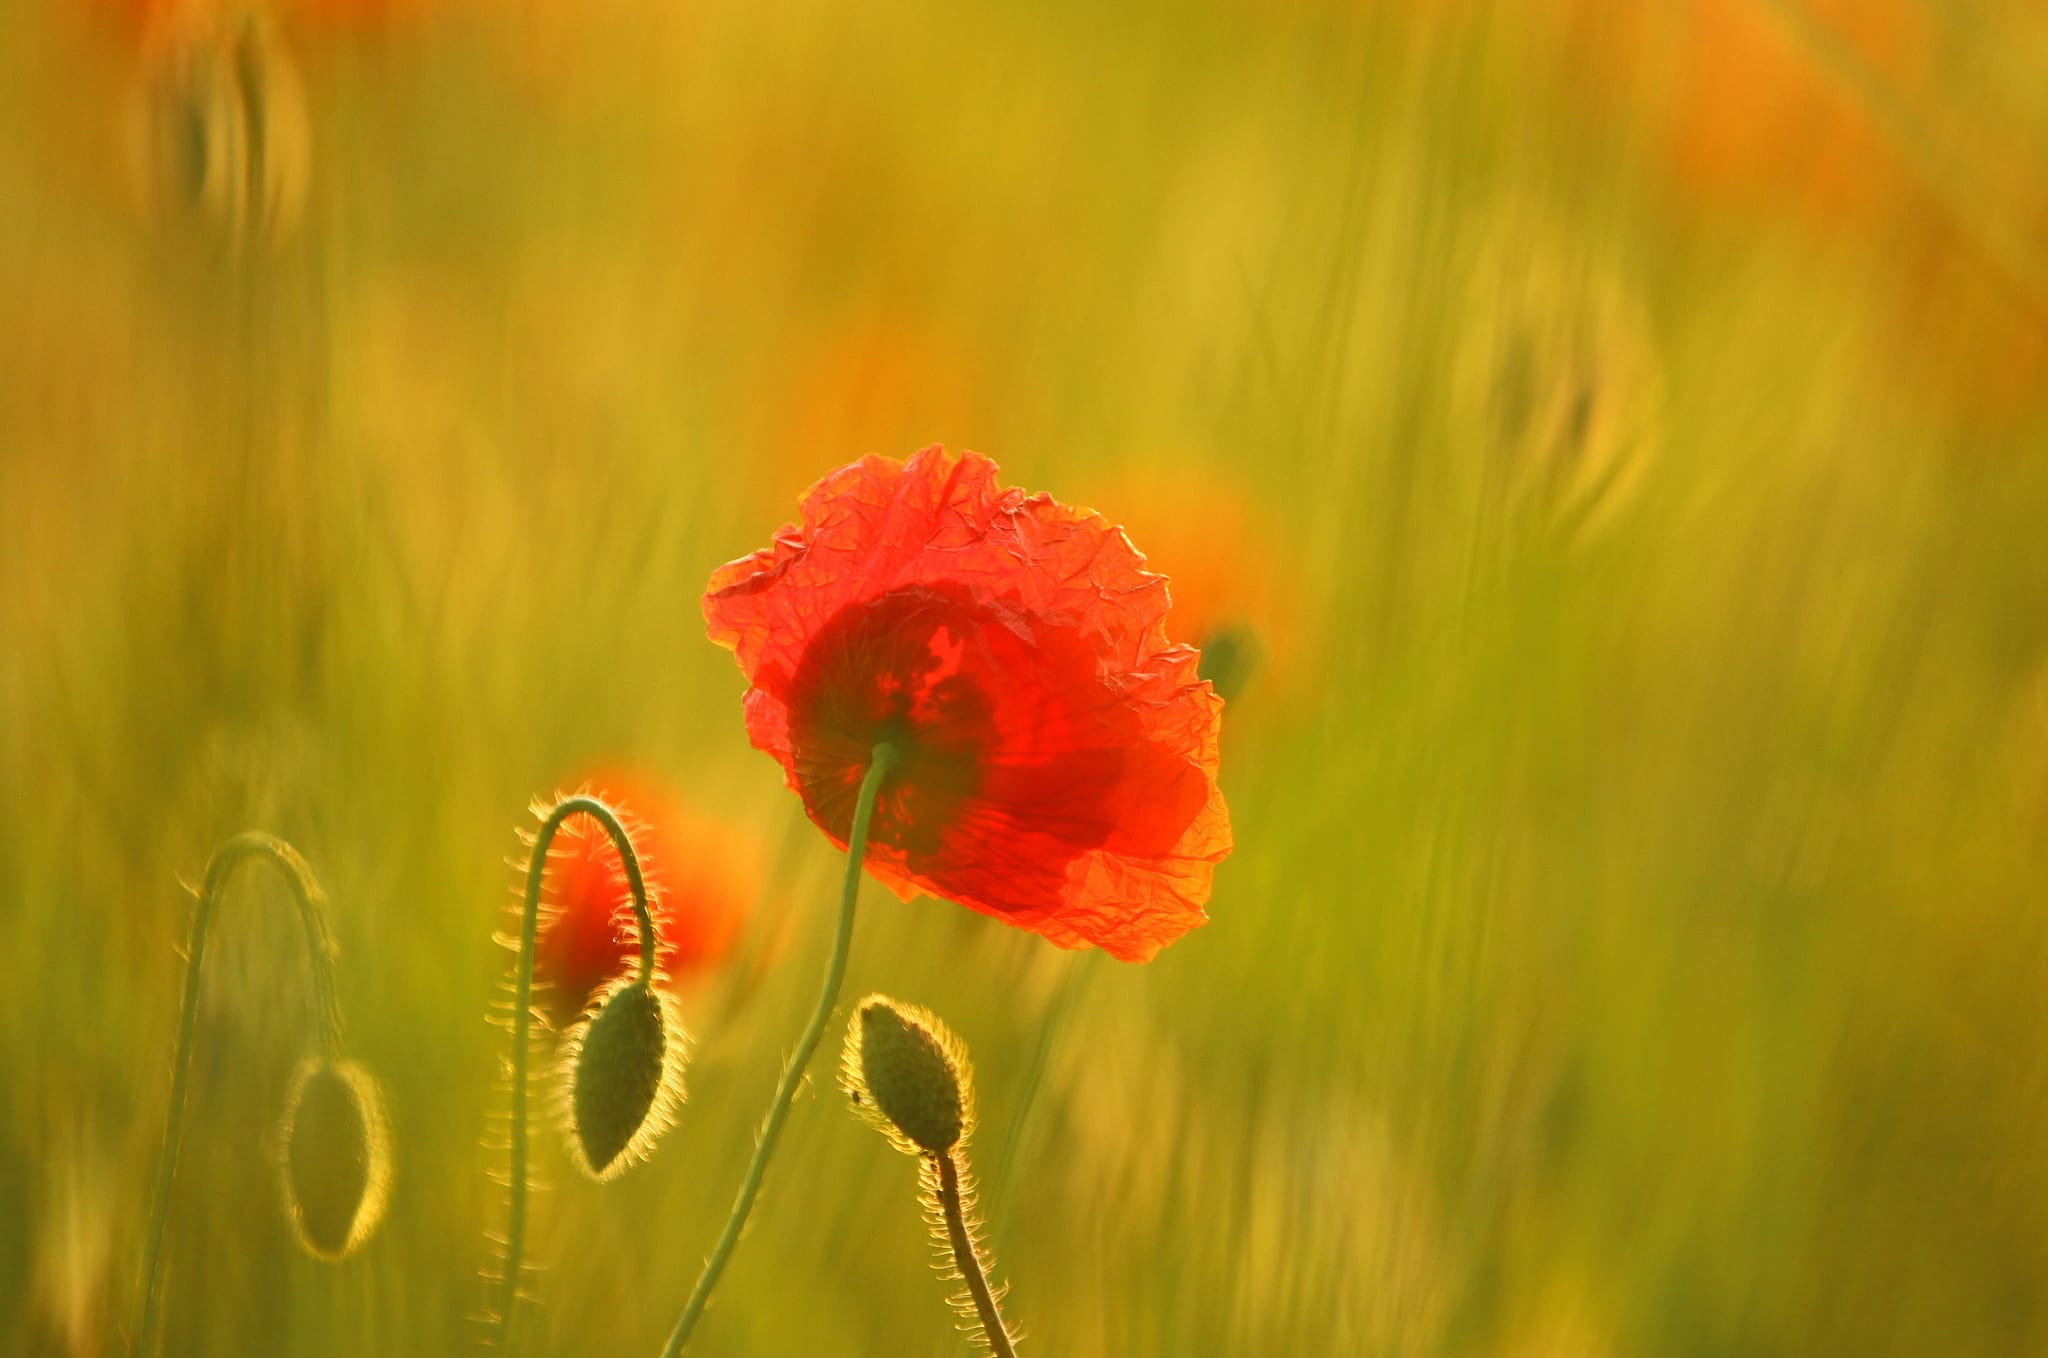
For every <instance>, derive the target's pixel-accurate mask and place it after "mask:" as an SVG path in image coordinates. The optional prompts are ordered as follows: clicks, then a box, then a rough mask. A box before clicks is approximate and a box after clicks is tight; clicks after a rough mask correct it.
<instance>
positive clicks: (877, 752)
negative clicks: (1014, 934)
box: [661, 742, 897, 1358]
mask: <svg viewBox="0 0 2048 1358" xmlns="http://www.w3.org/2000/svg"><path fill="white" fill-rule="evenodd" d="M896 757H897V751H896V747H895V746H894V745H890V744H887V743H886V742H885V743H883V744H879V745H877V746H875V749H874V753H873V754H872V755H871V756H870V757H869V760H868V771H867V775H866V776H865V777H863V778H862V779H861V783H860V794H859V796H858V797H857V798H856V799H855V800H854V804H853V828H852V829H851V830H850V831H849V832H848V834H847V837H846V883H845V885H844V886H843V887H842V888H841V890H840V893H839V926H838V931H837V932H836V933H835V934H834V935H833V938H832V958H831V960H830V961H829V962H827V963H826V964H825V983H824V985H822V986H821V987H820V988H819V990H818V1003H817V1006H816V1007H815V1008H813V1009H812V1010H811V1020H810V1022H809V1023H808V1024H806V1025H805V1026H804V1031H803V1035H802V1036H801V1037H799V1038H798V1039H797V1043H796V1050H795V1051H793V1052H791V1053H790V1056H789V1064H788V1065H786V1066H784V1067H783V1068H782V1079H781V1081H780V1082H779V1083H777V1084H776V1086H775V1097H774V1098H773V1099H771V1100H770V1101H769V1104H768V1116H767V1117H766V1118H764V1119H762V1122H761V1135H760V1138H759V1139H758V1140H757V1141H756V1142H755V1145H754V1158H753V1159H752V1160H750V1161H748V1162H747V1173H746V1177H745V1178H743V1179H741V1180H740V1191H739V1196H738V1197H736V1198H735V1199H734V1200H733V1204H732V1212H731V1214H730V1215H729V1216H727V1217H726V1219H725V1229H724V1230H723V1231H722V1232H720V1233H719V1237H718V1243H717V1244H716V1245H714V1246H713V1247H712V1250H711V1256H710V1257H709V1258H708V1259H706V1260H705V1261H704V1271H703V1272H701V1273H699V1274H698V1275H697V1286H696V1287H695V1288H694V1289H693V1290H692V1291H691V1293H690V1300H689V1301H688V1302H686V1303H685V1304H684V1306H683V1314H682V1315H681V1316H680V1317H679V1318H678V1319H677V1320H676V1327H675V1330H674V1331H673V1332H672V1333H671V1334H670V1335H669V1337H668V1346H667V1347H666V1348H664V1349H663V1350H662V1351H661V1352H662V1358H676V1355H677V1354H679V1353H681V1352H682V1351H683V1345H685V1344H687V1343H689V1342H690V1332H691V1331H692V1330H694V1329H696V1328H697V1321H698V1319H699V1318H700V1317H701V1316H702V1315H703V1314H704V1307H705V1306H706V1304H708V1303H709V1302H710V1300H711V1289H712V1288H714V1287H716V1286H718V1278H719V1275H720V1274H722V1273H724V1272H725V1265H726V1263H727V1261H729V1260H730V1259H731V1258H732V1251H733V1246H734V1245H736V1244H738V1243H739V1238H740V1232H741V1230H743V1229H744V1228H745V1227H746V1224H747V1216H748V1214H749V1213H750V1212H752V1211H753V1210H754V1199H755V1198H756V1197H758V1196H759V1195H760V1192H761V1176H762V1174H763V1173H764V1172H765V1171H766V1170H767V1168H768V1157H769V1156H771V1155H773V1154H774V1153H775V1143H776V1141H777V1140H778V1139H779V1138H780V1137H781V1135H782V1124H783V1122H784V1120H785V1119H787V1118H788V1116H789V1108H790V1104H791V1103H793V1102H794V1101H795V1099H796V1091H797V1086H798V1085H799V1084H801V1083H802V1082H803V1077H804V1068H805V1067H806V1066H808V1065H810V1063H811V1055H812V1054H813V1053H814V1052H816V1051H817V1050H818V1040H819V1039H820V1038H821V1037H823V1036H824V1034H825V1024H826V1022H827V1021H828V1020H830V1019H831V1017H832V1007H833V1005H835V1004H836V1003H837V1002H838V1000H839V987H840V985H841V984H842V983H843V982H844V981H845V980H846V954H847V949H848V947H849V945H850V944H851V943H852V941H853V906H854V902H855V901H856V900H857V899H859V896H860V868H861V860H862V859H863V858H865V857H866V856H867V847H868V822H869V821H870V820H872V819H873V817H874V811H875V795H876V794H877V793H878V792H880V791H881V788H882V781H883V779H885V778H887V777H888V776H889V770H890V769H891V768H893V767H894V766H895V763H896Z"/></svg>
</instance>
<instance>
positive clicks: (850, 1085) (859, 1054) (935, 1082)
mask: <svg viewBox="0 0 2048 1358" xmlns="http://www.w3.org/2000/svg"><path fill="white" fill-rule="evenodd" d="M840 1081H841V1083H842V1084H843V1085H844V1086H845V1087H846V1092H847V1093H848V1094H849V1095H851V1096H852V1098H853V1102H854V1106H855V1107H856V1108H858V1109H859V1110H860V1111H861V1114H862V1116H864V1117H865V1118H867V1120H868V1121H869V1122H871V1123H873V1124H874V1125H875V1126H876V1127H877V1128H879V1129H880V1130H881V1131H882V1132H884V1133H885V1134H887V1135H888V1136H889V1138H890V1140H892V1141H894V1142H895V1143H896V1144H897V1146H898V1147H899V1148H901V1149H902V1150H904V1151H907V1152H909V1153H911V1154H917V1153H919V1152H929V1153H931V1154H933V1155H940V1154H944V1153H945V1152H947V1151H950V1150H952V1149H953V1148H954V1147H955V1146H957V1145H959V1144H960V1143H961V1142H962V1141H964V1140H965V1139H966V1138H967V1134H968V1133H969V1132H971V1131H972V1130H973V1129H974V1092H973V1086H972V1072H971V1071H970V1070H969V1069H968V1065H967V1053H966V1051H965V1049H963V1048H962V1047H961V1045H960V1042H959V1039H957V1038H955V1037H954V1036H953V1034H952V1033H951V1032H950V1031H949V1030H948V1029H947V1028H946V1025H945V1024H943V1023H941V1022H939V1020H938V1019H937V1017H935V1016H934V1015H933V1014H932V1013H931V1011H930V1010H927V1009H921V1008H919V1007H918V1006H916V1005H914V1004H899V1003H898V1002H897V1001H895V1000H892V999H890V998H889V997H888V996H886V995H870V996H868V997H867V998H866V999H864V1000H862V1001H861V1002H860V1005H859V1006H858V1008H857V1009H856V1010H855V1011H854V1016H853V1022H852V1023H850V1024H848V1025H847V1030H846V1054H845V1058H844V1060H843V1061H842V1063H841V1067H840Z"/></svg>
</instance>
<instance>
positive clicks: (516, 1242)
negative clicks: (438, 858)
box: [494, 795, 655, 1348]
mask: <svg viewBox="0 0 2048 1358" xmlns="http://www.w3.org/2000/svg"><path fill="white" fill-rule="evenodd" d="M577 815H582V816H588V817H590V818H591V819H592V820H594V821H596V822H597V823H598V824H599V825H600V826H602V827H603V828H604V832H605V834H607V835H609V836H610V837H611V841H612V847H613V848H615V849H617V850H618V853H619V862H620V863H621V864H622V865H623V866H624V867H625V869H626V890H627V892H628V894H629V895H630V896H631V898H632V902H633V920H634V923H635V924H636V925H637V926H638V927H639V931H640V972H639V975H638V976H637V977H636V978H635V979H636V980H638V981H639V983H640V984H642V985H651V984H653V981H654V951H655V938H654V921H653V919H652V918H651V917H650V916H649V915H648V913H647V880H646V878H645V877H644V876H643V875H642V874H641V871H640V859H639V856H638V855H637V854H635V853H634V852H633V837H632V836H631V835H629V834H627V833H626V827H625V826H623V825H621V824H620V823H619V817H618V814H617V813H616V812H614V811H613V810H612V809H611V808H610V807H609V806H606V805H605V804H604V803H603V802H601V801H599V800H598V799H597V798H595V797H590V796H583V795H578V796H574V797H564V798H563V799H562V800H561V801H559V802H556V803H555V804H554V806H552V807H550V808H549V810H548V813H547V815H546V816H545V817H544V818H543V819H542V820H541V823H540V829H539V830H538V831H536V832H535V833H534V836H533V853H532V856H531V857H530V858H528V860H527V864H526V897H525V901H524V903H523V904H522V905H521V907H520V912H519V974H518V978H517V980H516V981H515V982H514V985H515V987H516V989H515V991H514V995H513V1004H512V1144H511V1154H512V1165H511V1174H510V1177H509V1179H508V1181H507V1187H509V1188H510V1190H511V1193H512V1207H511V1215H510V1217H509V1219H508V1220H507V1221H506V1223H505V1274H504V1277H502V1278H501V1279H499V1282H498V1300H497V1306H496V1308H495V1310H496V1317H497V1333H496V1336H495V1340H494V1342H495V1343H496V1344H497V1345H498V1346H499V1347H501V1348H502V1347H504V1345H505V1343H506V1341H507V1340H508V1339H510V1338H511V1334H512V1308H513V1306H514V1304H516V1303H517V1302H518V1300H519V1262H520V1256H521V1254H522V1253H523V1252H524V1251H525V1248H526V1071H527V1062H528V1057H529V1056H530V1055H531V1053H530V1052H529V1051H528V1047H529V1045H530V1044H531V1040H532V1035H533V952H534V944H535V940H536V938H537V936H538V934H539V931H540V893H541V886H542V883H543V881H544V879H545V878H546V875H547V866H548V845H550V844H552V843H553V842H554V838H555V832H556V831H557V830H559V829H561V828H562V823H563V822H564V821H566V820H568V819H569V817H571V816H577Z"/></svg>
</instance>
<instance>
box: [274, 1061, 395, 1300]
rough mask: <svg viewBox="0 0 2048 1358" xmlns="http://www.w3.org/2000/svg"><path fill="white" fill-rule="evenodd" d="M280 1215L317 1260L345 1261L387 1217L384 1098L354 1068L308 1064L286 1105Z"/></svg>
mask: <svg viewBox="0 0 2048 1358" xmlns="http://www.w3.org/2000/svg"><path fill="white" fill-rule="evenodd" d="M283 1152H284V1153H283V1173H284V1199H285V1213H286V1215H287V1216H289V1217H290V1218H291V1223H292V1227H293V1229H294V1230H295V1231H296V1232H297V1233H298V1237H299V1243H301V1244H302V1245H304V1246H305V1247H306V1249H307V1250H308V1252H310V1253H312V1254H313V1255H315V1256H316V1257H318V1258H321V1259H328V1260H337V1259H343V1258H346V1257H347V1256H348V1255H350V1254H351V1253H353V1252H354V1251H355V1249H356V1247H357V1246H359V1245H361V1244H362V1243H363V1241H365V1240H366V1239H368V1238H369V1236H370V1233H371V1232H372V1231H374V1230H376V1228H377V1223H378V1222H379V1221H380V1220H382V1218H383V1216H384V1204H385V1201H386V1198H387V1197H388V1195H389V1191H390V1183H391V1133H390V1128H389V1126H388V1124H387V1123H386V1121H385V1118H384V1100H383V1095H382V1094H381V1093H380V1092H379V1091H378V1088H377V1082H376V1081H375V1080H374V1079H373V1078H371V1076H370V1074H369V1072H368V1071H366V1070H364V1069H363V1068H362V1066H361V1065H359V1064H357V1063H356V1062H354V1061H334V1060H329V1059H328V1058H326V1057H312V1058H310V1059H308V1060H306V1061H305V1062H303V1063H302V1064H301V1065H300V1066H299V1070H298V1074H297V1075H296V1076H295V1077H294V1078H293V1081H292V1088H291V1093H290V1095H289V1097H288V1098H287V1099H286V1101H285V1118H284V1137H283Z"/></svg>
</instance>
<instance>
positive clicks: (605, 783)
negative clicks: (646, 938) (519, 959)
mask: <svg viewBox="0 0 2048 1358" xmlns="http://www.w3.org/2000/svg"><path fill="white" fill-rule="evenodd" d="M583 786H584V788H585V790H588V791H590V792H592V793H593V794H594V795H596V796H598V797H600V798H602V799H604V801H605V802H606V803H607V804H608V805H610V806H611V807H612V808H613V809H614V810H615V811H617V812H618V813H619V819H620V821H621V822H622V823H623V824H624V825H625V827H626V831H627V833H628V834H630V835H631V836H632V838H633V851H634V854H635V855H636V856H637V857H638V858H639V860H640V871H641V874H642V876H643V877H644V879H645V880H646V883H647V893H648V898H649V899H648V907H649V913H650V914H651V915H652V916H653V917H654V927H655V929H656V931H657V933H658V934H659V935H660V946H659V947H658V949H657V950H656V953H655V962H656V965H657V966H658V967H659V968H660V970H661V973H662V976H663V978H664V980H665V981H666V982H667V983H668V984H669V985H671V986H674V985H676V984H679V983H682V982H685V981H688V980H690V979H692V978H694V977H697V976H701V975H703V974H705V973H706V972H708V971H709V970H711V969H712V968H713V967H714V966H716V965H717V963H719V962H720V961H721V960H723V959H724V958H725V956H726V955H727V954H728V953H729V952H730V951H731V950H732V946H733V944H734V942H736V941H737V939H738V938H739V934H740V926H741V924H742V922H743V921H744V919H745V916H746V911H747V907H748V906H749V905H750V904H751V903H752V901H753V898H754V883H753V882H752V880H751V879H750V877H749V875H748V871H747V859H746V856H745V855H744V854H736V853H735V852H734V851H733V845H732V831H731V830H730V829H729V828H728V827H722V826H716V825H712V824H709V823H707V822H705V821H702V820H700V819H699V818H697V817H695V816H692V815H690V814H689V813H688V812H687V811H686V810H684V809H683V808H682V807H681V806H679V805H677V804H676V803H675V801H674V800H673V799H671V798H669V797H667V796H665V795H663V794H662V793H661V792H660V791H658V790H657V789H655V788H653V787H651V786H649V785H647V784H646V783H645V782H644V781H642V780H639V779H635V778H630V777H624V776H619V775H607V776H604V777H600V778H593V779H591V780H589V781H588V782H586V783H585V784H584V785H583ZM541 890H542V895H543V899H544V900H545V901H546V903H547V905H548V906H549V914H548V917H547V919H546V921H545V923H544V924H543V926H542V929H541V933H540V936H539V938H538V939H536V940H535V947H534V978H535V980H537V981H541V982H544V983H546V985H547V990H546V992H545V994H546V1000H545V1003H546V1005H547V1010H548V1014H549V1016H550V1017H551V1018H552V1019H553V1020H554V1022H555V1026H556V1027H558V1028H561V1027H566V1026H567V1025H569V1024H570V1023H573V1022H574V1021H575V1020H576V1017H577V1015H579V1014H581V1013H582V1012H583V1009H584V1006H586V1005H587V1004H589V1003H590V999H591V996H592V995H594V994H596V993H597V991H598V990H599V989H600V988H601V987H602V986H603V985H604V984H605V983H606V982H608V981H611V980H613V979H615V978H616V977H619V976H623V975H626V974H627V973H628V972H630V971H631V970H632V969H633V968H634V967H635V966H637V965H638V958H639V956H640V946H639V943H638V941H637V940H638V938H639V933H638V930H637V928H636V926H635V924H634V920H633V907H632V898H631V893H630V892H629V891H628V889H627V886H626V870H625V866H624V865H623V864H622V863H621V862H620V861H619V854H618V850H617V849H616V848H614V847H613V845H612V842H611V837H610V836H608V835H607V834H606V833H605V832H604V829H603V827H602V826H600V825H598V823H597V822H596V821H594V820H592V819H591V818H590V817H588V816H571V817H570V818H569V819H568V820H566V821H564V822H563V823H562V826H561V828H560V829H559V830H557V831H556V832H555V838H554V841H553V843H552V844H550V846H549V849H548V866H547V870H546V872H545V873H544V874H543V875H542V878H541Z"/></svg>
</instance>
